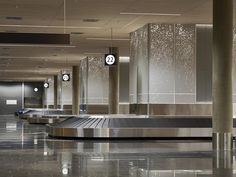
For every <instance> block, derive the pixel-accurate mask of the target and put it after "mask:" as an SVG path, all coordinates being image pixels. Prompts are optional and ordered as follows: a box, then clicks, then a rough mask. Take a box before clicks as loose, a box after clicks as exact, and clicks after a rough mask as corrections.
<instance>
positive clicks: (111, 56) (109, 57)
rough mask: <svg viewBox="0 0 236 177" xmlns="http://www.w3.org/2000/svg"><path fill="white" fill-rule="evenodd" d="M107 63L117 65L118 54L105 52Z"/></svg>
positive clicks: (107, 64)
mask: <svg viewBox="0 0 236 177" xmlns="http://www.w3.org/2000/svg"><path fill="white" fill-rule="evenodd" d="M105 65H106V66H114V65H116V55H115V54H105Z"/></svg>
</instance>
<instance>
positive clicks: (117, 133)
mask: <svg viewBox="0 0 236 177" xmlns="http://www.w3.org/2000/svg"><path fill="white" fill-rule="evenodd" d="M235 126H236V121H235V119H234V127H235ZM47 133H48V135H49V136H51V137H55V138H89V139H91V138H108V139H110V138H211V137H212V120H211V117H209V116H208V117H204V116H200V117H199V116H193V117H188V118H187V117H181V116H178V117H168V116H167V117H161V116H159V117H138V118H137V117H135V116H133V117H132V118H131V117H129V118H124V117H122V118H117V117H115V118H114V117H113V118H112V116H111V117H109V116H104V117H103V118H102V117H99V118H96V116H95V117H83V118H79V117H71V118H69V119H67V120H65V121H62V122H60V123H54V124H50V125H47Z"/></svg>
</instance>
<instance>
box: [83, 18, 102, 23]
mask: <svg viewBox="0 0 236 177" xmlns="http://www.w3.org/2000/svg"><path fill="white" fill-rule="evenodd" d="M98 21H99V19H97V18H85V19H83V22H90V23H91V22H92V23H95V22H98Z"/></svg>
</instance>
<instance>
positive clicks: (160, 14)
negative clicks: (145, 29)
mask: <svg viewBox="0 0 236 177" xmlns="http://www.w3.org/2000/svg"><path fill="white" fill-rule="evenodd" d="M120 15H144V16H181V14H176V13H145V12H121V13H120Z"/></svg>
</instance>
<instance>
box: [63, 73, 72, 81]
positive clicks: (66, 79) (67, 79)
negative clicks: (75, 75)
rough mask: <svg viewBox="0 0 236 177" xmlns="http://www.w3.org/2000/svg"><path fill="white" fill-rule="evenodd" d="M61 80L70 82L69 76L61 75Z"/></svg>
mask: <svg viewBox="0 0 236 177" xmlns="http://www.w3.org/2000/svg"><path fill="white" fill-rule="evenodd" d="M62 80H63V81H70V74H63V75H62Z"/></svg>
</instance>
